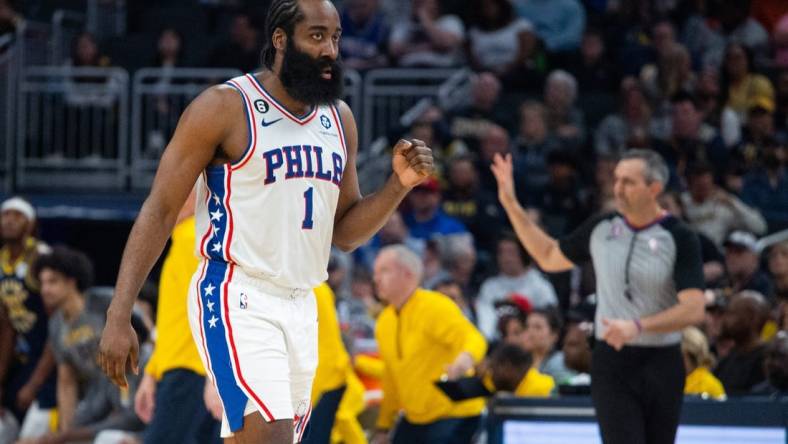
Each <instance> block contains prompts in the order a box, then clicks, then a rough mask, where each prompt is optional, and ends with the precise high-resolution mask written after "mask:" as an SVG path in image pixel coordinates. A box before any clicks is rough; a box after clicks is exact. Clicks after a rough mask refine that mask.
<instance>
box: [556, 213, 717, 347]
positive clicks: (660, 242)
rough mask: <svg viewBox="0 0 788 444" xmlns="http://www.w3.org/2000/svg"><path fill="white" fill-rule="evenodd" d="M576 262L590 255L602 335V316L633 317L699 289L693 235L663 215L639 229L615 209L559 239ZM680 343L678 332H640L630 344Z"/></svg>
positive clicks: (699, 264)
mask: <svg viewBox="0 0 788 444" xmlns="http://www.w3.org/2000/svg"><path fill="white" fill-rule="evenodd" d="M559 246H560V248H561V252H562V253H563V254H564V256H566V257H567V259H569V260H570V261H572V262H573V263H575V264H578V265H579V264H582V263H583V262H586V261H588V260H589V259H591V260H592V261H593V264H594V270H595V275H596V293H597V307H596V318H595V330H596V336H597V338H598V339H601V333H602V331H603V330H602V326H601V324H602V319H603V318H606V319H635V318H642V317H646V316H650V315H653V314H656V313H659V312H661V311H664V310H666V309H668V308H670V307H672V306H674V305H676V304H677V303H678V298H677V297H676V295H677V293H678V292H679V291H682V290H686V289H688V288H697V289H700V290H702V289H703V285H704V284H703V282H704V281H703V262H702V260H701V253H700V242H699V241H698V236H697V235H696V234H695V233H694V232H693V231H692V230H691V229H690V228H689V227H688V226H687V225H685V224H684V223H682V222H681V221H679V220H678V219H676V218H675V217H673V216H670V215H666V216H664V217H662V218H660V219H658V220H656V221H654V222H653V223H651V224H649V225H646V226H644V227H639V228H636V227H633V226H632V225H630V224H629V223H628V222H627V221H626V219H624V217H623V216H622V215H621V214H619V213H608V214H602V215H600V216H597V217H593V218H591V219H589V220H588V221H586V222H585V223H584V224H583V225H581V226H580V227H579V228H578V229H577V230H575V231H574V232H573V233H571V234H570V235H569V236H567V237H565V238H564V239H561V240H560V242H559ZM680 342H681V332H679V331H676V332H672V333H667V334H658V333H643V334H641V335H640V336H638V337H637V339H635V340H634V341H633V342H632V343H630V344H629V345H636V346H664V345H673V344H678V343H680Z"/></svg>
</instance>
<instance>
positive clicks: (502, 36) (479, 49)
mask: <svg viewBox="0 0 788 444" xmlns="http://www.w3.org/2000/svg"><path fill="white" fill-rule="evenodd" d="M533 29H534V27H533V25H532V24H531V22H529V21H528V20H526V19H524V18H516V19H514V20H512V22H510V23H509V24H508V25H506V26H504V27H503V28H500V29H496V30H494V31H482V30H481V29H479V28H471V30H470V31H469V32H468V39H469V41H470V45H471V52H472V53H473V55H474V57H476V60H478V61H479V63H480V64H481V65H482V67H484V68H485V69H494V68H498V67H501V66H505V65H508V64H509V63H512V62H513V61H514V60H515V58H516V57H517V51H518V47H519V37H518V36H519V35H520V33H522V32H533Z"/></svg>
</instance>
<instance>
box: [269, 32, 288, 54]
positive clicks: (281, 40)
mask: <svg viewBox="0 0 788 444" xmlns="http://www.w3.org/2000/svg"><path fill="white" fill-rule="evenodd" d="M271 42H272V43H273V45H274V48H276V50H277V51H284V50H285V47H286V46H287V33H285V30H284V29H282V28H276V29H275V30H274V34H273V35H272V36H271Z"/></svg>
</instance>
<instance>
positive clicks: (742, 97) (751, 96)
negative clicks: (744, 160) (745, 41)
mask: <svg viewBox="0 0 788 444" xmlns="http://www.w3.org/2000/svg"><path fill="white" fill-rule="evenodd" d="M753 69H754V66H753V59H752V53H751V52H750V51H749V50H748V49H747V48H746V47H744V46H742V45H741V44H739V43H730V44H729V45H728V46H727V47H726V48H725V58H724V65H723V68H722V80H721V89H722V94H723V98H724V99H723V102H724V103H725V104H726V105H728V106H730V107H731V109H733V110H734V111H735V112H736V113H738V115H739V119H740V120H741V121H742V122H743V121H745V120H746V117H747V110H748V109H750V107H751V106H752V105H753V104H755V103H756V101H757V100H758V99H760V98H762V97H766V98H768V99H769V100H772V102H773V101H774V87H773V86H772V83H771V82H770V81H769V79H768V78H766V77H764V76H763V75H761V74H757V73H755V72H753Z"/></svg>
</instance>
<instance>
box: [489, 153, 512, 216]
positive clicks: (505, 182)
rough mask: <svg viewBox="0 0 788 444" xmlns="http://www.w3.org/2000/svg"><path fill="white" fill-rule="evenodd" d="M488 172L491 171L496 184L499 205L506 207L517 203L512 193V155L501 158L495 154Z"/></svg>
mask: <svg viewBox="0 0 788 444" xmlns="http://www.w3.org/2000/svg"><path fill="white" fill-rule="evenodd" d="M490 170H492V173H493V175H494V176H495V181H496V182H497V183H498V200H500V201H501V204H502V205H504V206H506V205H508V204H512V203H515V202H517V194H516V193H515V191H514V167H513V166H512V155H511V154H507V155H506V156H501V155H500V154H497V153H496V154H495V156H493V161H492V164H491V165H490Z"/></svg>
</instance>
